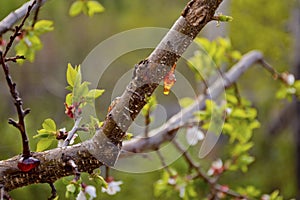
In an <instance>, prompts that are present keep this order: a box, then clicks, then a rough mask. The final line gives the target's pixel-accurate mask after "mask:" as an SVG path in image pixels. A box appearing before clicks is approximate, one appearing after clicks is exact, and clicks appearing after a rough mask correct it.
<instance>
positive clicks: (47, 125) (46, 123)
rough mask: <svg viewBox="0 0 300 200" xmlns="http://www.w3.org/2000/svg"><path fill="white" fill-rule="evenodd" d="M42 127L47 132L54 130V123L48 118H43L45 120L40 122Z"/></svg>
mask: <svg viewBox="0 0 300 200" xmlns="http://www.w3.org/2000/svg"><path fill="white" fill-rule="evenodd" d="M42 127H43V128H44V129H45V130H47V131H49V132H56V124H55V122H54V121H53V120H52V119H50V118H48V119H45V121H44V122H43V124H42Z"/></svg>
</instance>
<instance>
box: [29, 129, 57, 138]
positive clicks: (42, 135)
mask: <svg viewBox="0 0 300 200" xmlns="http://www.w3.org/2000/svg"><path fill="white" fill-rule="evenodd" d="M37 132H38V134H37V135H34V136H33V138H49V137H51V136H52V135H53V134H51V133H49V132H46V130H45V129H41V130H38V131H37Z"/></svg>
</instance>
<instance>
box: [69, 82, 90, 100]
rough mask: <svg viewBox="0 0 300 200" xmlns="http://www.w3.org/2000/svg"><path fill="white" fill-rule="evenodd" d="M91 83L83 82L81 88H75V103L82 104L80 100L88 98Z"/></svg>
mask: <svg viewBox="0 0 300 200" xmlns="http://www.w3.org/2000/svg"><path fill="white" fill-rule="evenodd" d="M89 84H90V83H89V82H83V83H82V84H80V86H79V87H76V86H75V87H74V90H73V95H74V97H73V103H74V102H77V103H78V102H80V100H81V99H82V98H83V97H86V95H87V94H88V92H89V88H88V85H89Z"/></svg>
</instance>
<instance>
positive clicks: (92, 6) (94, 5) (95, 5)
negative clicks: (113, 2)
mask: <svg viewBox="0 0 300 200" xmlns="http://www.w3.org/2000/svg"><path fill="white" fill-rule="evenodd" d="M87 7H88V16H90V17H92V16H93V15H94V14H95V13H101V12H103V11H104V7H103V6H102V5H101V4H100V3H99V2H98V1H88V2H87Z"/></svg>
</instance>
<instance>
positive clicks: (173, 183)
mask: <svg viewBox="0 0 300 200" xmlns="http://www.w3.org/2000/svg"><path fill="white" fill-rule="evenodd" d="M168 183H169V184H170V185H175V184H176V179H175V178H174V177H171V178H169V180H168Z"/></svg>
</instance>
